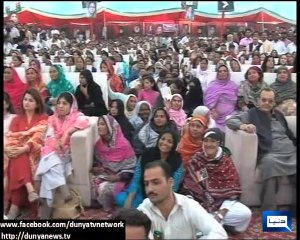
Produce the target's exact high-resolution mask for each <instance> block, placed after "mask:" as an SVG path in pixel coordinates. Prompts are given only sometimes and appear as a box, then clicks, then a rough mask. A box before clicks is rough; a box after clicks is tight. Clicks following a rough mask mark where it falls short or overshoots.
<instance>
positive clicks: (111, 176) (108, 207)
mask: <svg viewBox="0 0 300 240" xmlns="http://www.w3.org/2000/svg"><path fill="white" fill-rule="evenodd" d="M98 134H99V137H100V138H99V140H98V141H97V142H96V144H95V150H94V156H95V157H94V164H93V167H92V169H91V173H92V174H93V176H92V180H91V181H92V199H95V200H97V201H98V203H99V204H100V205H102V207H103V210H104V211H106V212H111V211H112V210H113V207H114V197H115V196H116V195H117V194H118V193H119V192H121V191H123V190H124V189H125V188H126V187H127V185H128V184H129V182H130V180H131V178H132V176H133V173H134V168H135V165H136V156H135V153H134V151H133V149H132V147H131V145H130V143H129V142H128V140H127V139H126V138H125V137H124V135H123V133H122V130H121V127H120V125H119V123H118V122H117V121H116V120H115V119H114V118H113V117H112V116H110V115H103V116H101V117H99V120H98Z"/></svg>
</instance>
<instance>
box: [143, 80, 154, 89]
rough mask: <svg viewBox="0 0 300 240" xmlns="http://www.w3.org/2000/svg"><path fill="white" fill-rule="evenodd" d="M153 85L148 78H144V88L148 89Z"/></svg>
mask: <svg viewBox="0 0 300 240" xmlns="http://www.w3.org/2000/svg"><path fill="white" fill-rule="evenodd" d="M152 87H153V83H151V82H150V81H149V80H148V79H145V80H144V89H146V90H148V89H152Z"/></svg>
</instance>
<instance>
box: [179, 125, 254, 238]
mask: <svg viewBox="0 0 300 240" xmlns="http://www.w3.org/2000/svg"><path fill="white" fill-rule="evenodd" d="M222 138H223V136H222V132H221V130H219V129H218V128H210V129H207V130H206V132H205V133H204V136H203V147H202V150H201V151H199V152H197V153H196V154H195V155H193V156H192V158H191V160H190V161H189V163H188V165H187V166H186V169H187V171H186V172H185V176H184V181H183V186H184V189H186V190H187V192H188V194H190V195H191V196H192V197H193V198H194V200H196V201H197V202H199V203H200V204H201V206H202V207H204V208H205V209H206V211H207V212H209V213H210V214H212V215H213V216H214V217H215V219H216V220H217V221H218V222H220V223H221V224H223V226H224V228H225V230H228V232H231V233H240V232H244V231H246V229H247V227H248V225H249V223H250V220H251V211H250V209H249V208H248V207H246V206H245V205H243V204H242V203H240V202H239V201H238V199H239V197H240V195H241V192H242V190H241V187H240V182H239V176H238V173H237V170H236V168H235V166H234V163H233V161H232V159H231V157H230V155H229V154H227V153H226V152H225V151H224V150H223V149H222V146H223V139H222Z"/></svg>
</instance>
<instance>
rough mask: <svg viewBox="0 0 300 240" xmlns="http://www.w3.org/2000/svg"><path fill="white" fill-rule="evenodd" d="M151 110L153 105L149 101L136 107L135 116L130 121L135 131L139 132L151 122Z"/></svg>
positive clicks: (141, 102) (139, 103) (142, 102)
mask: <svg viewBox="0 0 300 240" xmlns="http://www.w3.org/2000/svg"><path fill="white" fill-rule="evenodd" d="M151 110H152V107H151V104H150V103H148V102H147V101H140V102H138V103H137V104H136V105H135V108H134V111H133V116H132V118H130V120H129V121H130V123H131V125H132V126H133V128H134V129H135V131H139V130H140V129H141V128H142V127H143V126H144V125H146V124H147V123H148V122H149V121H150V118H151Z"/></svg>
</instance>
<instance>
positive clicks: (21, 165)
mask: <svg viewBox="0 0 300 240" xmlns="http://www.w3.org/2000/svg"><path fill="white" fill-rule="evenodd" d="M21 112H22V113H21V114H20V115H18V116H16V117H15V118H14V119H13V120H12V123H11V125H10V128H9V132H8V133H7V134H6V135H5V140H4V141H5V145H4V147H5V148H4V155H5V164H4V176H5V177H7V187H6V191H5V193H6V194H5V195H6V198H7V200H8V202H9V203H10V209H9V212H8V218H9V219H15V218H16V217H17V216H18V214H19V210H20V207H23V206H24V207H29V206H30V203H32V202H34V201H36V200H37V199H38V195H37V193H36V191H35V188H34V184H33V176H34V174H35V171H36V168H37V164H38V161H39V160H40V150H41V147H42V145H43V143H44V137H45V133H46V128H47V119H48V116H47V115H46V114H44V103H43V100H42V98H41V96H40V94H39V92H38V91H37V90H36V89H28V90H26V92H25V93H24V95H23V98H22V106H21Z"/></svg>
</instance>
